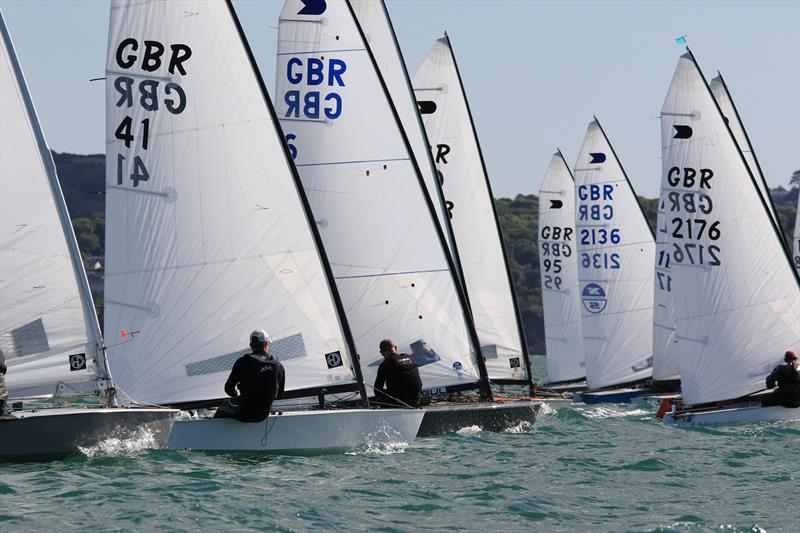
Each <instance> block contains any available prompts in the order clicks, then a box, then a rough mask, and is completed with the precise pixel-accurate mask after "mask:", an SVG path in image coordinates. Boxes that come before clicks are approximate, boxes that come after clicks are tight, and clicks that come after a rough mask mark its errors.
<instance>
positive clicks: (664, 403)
mask: <svg viewBox="0 0 800 533" xmlns="http://www.w3.org/2000/svg"><path fill="white" fill-rule="evenodd" d="M670 411H672V398H664V399H663V400H661V405H659V406H658V412H657V413H656V420H661V419H662V418H664V415H665V414H667V413H669V412H670Z"/></svg>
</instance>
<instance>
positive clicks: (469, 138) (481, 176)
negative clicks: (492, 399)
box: [413, 36, 528, 382]
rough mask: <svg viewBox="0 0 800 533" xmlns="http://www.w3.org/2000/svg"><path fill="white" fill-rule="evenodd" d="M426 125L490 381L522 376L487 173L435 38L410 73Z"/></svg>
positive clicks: (523, 362)
mask: <svg viewBox="0 0 800 533" xmlns="http://www.w3.org/2000/svg"><path fill="white" fill-rule="evenodd" d="M413 85H414V90H415V93H416V96H417V100H418V101H419V109H420V113H421V114H422V118H423V122H424V124H425V129H426V130H427V133H428V138H429V140H430V143H431V149H432V150H433V153H434V161H435V163H436V166H437V168H438V171H439V179H440V181H441V183H442V190H443V191H444V197H445V200H446V202H447V208H448V211H449V217H450V222H451V224H452V227H453V233H454V234H455V238H456V246H457V248H458V255H459V258H460V263H461V268H462V270H463V273H464V280H465V283H466V288H467V296H468V298H469V304H470V308H471V310H472V318H473V321H474V323H475V328H476V330H477V332H478V339H480V343H481V351H482V352H483V355H484V357H485V358H486V368H487V371H488V373H489V377H490V378H491V379H492V380H505V381H519V382H525V381H527V380H528V375H527V372H526V368H527V367H528V365H527V351H526V350H527V348H526V346H525V342H524V338H523V334H522V331H523V329H522V324H521V319H520V316H519V313H518V310H517V303H516V299H515V295H514V287H513V282H512V280H511V271H510V269H509V268H508V264H507V259H506V254H505V249H504V246H503V241H502V239H503V237H502V233H501V231H500V226H499V223H498V221H497V214H496V212H495V208H494V197H493V195H492V189H491V185H490V183H489V177H488V175H487V172H486V166H485V164H484V160H483V155H482V153H481V150H480V145H479V142H478V137H477V134H476V131H475V127H474V123H473V121H472V115H471V113H470V109H469V104H468V102H467V99H466V95H465V93H464V87H463V85H462V83H461V76H460V74H459V72H458V67H457V65H456V61H455V57H454V55H453V51H452V47H451V45H450V40H449V38H448V37H447V36H445V37H443V38H441V39H438V40H437V41H436V42H435V43H434V45H433V48H431V50H430V52H428V55H427V57H426V58H425V61H424V62H423V64H422V66H420V68H419V70H418V71H417V73H416V75H415V76H414V81H413Z"/></svg>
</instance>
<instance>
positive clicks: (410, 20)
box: [0, 0, 800, 197]
mask: <svg viewBox="0 0 800 533" xmlns="http://www.w3.org/2000/svg"><path fill="white" fill-rule="evenodd" d="M234 5H235V6H236V9H237V12H238V14H239V17H240V19H241V20H242V24H243V25H244V27H245V31H246V33H247V36H248V39H249V40H250V44H251V46H252V48H253V50H254V52H255V54H256V57H257V59H258V62H259V65H260V68H261V70H262V75H263V76H264V79H265V81H266V84H267V87H268V88H269V89H270V90H272V89H273V88H274V85H275V49H276V39H277V30H276V28H275V27H276V26H277V24H278V14H279V12H280V8H281V5H282V2H281V1H270V0H235V2H234ZM387 6H388V9H389V14H390V15H391V16H392V20H393V23H394V26H395V30H396V32H397V35H398V40H399V41H400V46H401V47H402V51H403V54H404V56H405V58H406V63H407V65H408V67H409V70H410V71H411V75H412V77H413V74H414V72H415V71H416V68H417V67H418V66H419V65H420V63H421V62H422V60H423V58H424V57H425V54H427V52H428V49H429V48H430V46H431V45H432V44H433V41H434V40H435V39H436V38H438V37H440V36H441V35H442V32H443V31H444V30H447V32H448V33H449V35H450V38H451V40H452V43H453V48H454V50H455V53H456V57H457V59H458V62H459V67H460V69H461V75H462V77H463V80H464V83H465V85H466V90H467V96H468V98H469V101H470V105H471V107H472V112H473V115H474V118H475V121H476V125H477V129H478V135H479V136H480V140H481V144H482V147H483V151H484V155H485V157H486V163H487V166H488V169H489V174H490V177H491V180H492V184H493V188H494V192H495V195H496V196H513V195H515V194H517V193H531V192H536V191H537V190H538V188H539V183H540V181H541V179H542V176H543V175H544V172H545V170H546V168H547V164H548V162H549V158H550V154H551V153H552V152H553V151H554V149H555V148H556V146H560V147H561V149H562V151H563V152H564V155H565V156H566V157H567V160H568V161H570V162H572V161H573V160H574V157H575V156H576V155H577V152H578V149H579V148H580V145H581V142H582V140H583V134H584V132H585V130H586V125H587V124H588V122H589V121H590V120H591V118H592V115H593V114H594V115H597V117H598V118H599V119H600V122H601V123H602V124H603V127H604V129H605V130H606V132H607V133H608V135H609V137H610V139H611V142H612V143H613V144H614V148H615V149H616V151H617V153H618V155H619V157H620V159H621V160H622V164H623V166H624V167H625V169H626V170H627V172H628V175H629V176H630V178H631V181H632V182H633V184H634V187H635V188H636V189H637V192H639V193H640V194H643V195H645V196H649V197H653V196H656V195H657V190H658V184H659V179H660V174H661V162H660V156H661V148H660V130H659V121H658V118H657V116H658V112H659V109H660V108H661V103H662V101H663V98H664V95H665V94H666V91H667V86H668V85H669V82H670V79H671V78H672V72H673V70H674V68H675V64H676V63H677V61H678V57H679V56H680V54H681V53H682V52H683V48H682V46H680V45H677V44H675V42H674V38H675V37H678V36H680V35H684V34H685V35H687V39H688V44H689V46H690V47H691V48H692V51H693V52H694V53H695V56H696V57H697V60H698V62H699V63H700V66H701V68H703V70H704V72H705V74H706V77H707V78H708V79H709V80H710V78H712V77H713V76H714V75H715V74H716V71H717V70H720V71H721V72H722V74H723V75H724V76H725V80H726V82H727V83H728V86H729V88H730V90H731V93H732V95H733V98H734V100H735V102H736V105H737V107H738V108H739V112H740V114H741V116H742V120H743V121H744V123H745V127H746V128H747V130H748V133H749V135H750V139H751V141H752V142H753V144H754V146H755V150H756V153H757V155H758V157H759V160H760V162H761V166H762V168H763V170H764V172H765V174H766V178H767V181H768V182H769V183H770V185H772V186H777V185H784V186H785V185H786V184H787V182H788V179H789V176H791V173H792V172H793V171H794V170H796V169H799V168H800V0H783V1H772V2H769V1H754V2H747V1H735V2H734V1H729V2H722V1H718V2H712V1H683V2H676V1H669V2H668V1H664V2H655V1H649V2H636V1H621V2H605V1H593V2H584V1H522V0H519V1H491V2H490V1H478V0H473V1H465V0H461V1H445V0H427V1H421V0H387ZM0 8H2V10H3V16H4V17H5V20H6V24H7V26H8V27H9V31H10V32H11V35H12V38H13V39H14V43H15V46H16V50H17V54H18V56H19V58H20V62H21V63H22V68H23V70H24V72H25V74H26V77H27V81H28V85H29V87H30V90H31V93H32V95H33V99H34V102H35V105H36V107H37V110H38V113H39V118H40V120H41V122H42V124H43V127H44V131H45V136H46V137H47V139H48V142H49V143H50V146H51V147H52V148H53V149H54V150H57V151H62V152H63V151H66V152H74V153H82V154H85V153H98V152H103V151H104V135H105V134H104V131H105V118H104V113H105V104H104V94H103V91H104V84H103V83H102V82H91V83H90V82H89V79H90V78H98V77H102V76H103V75H104V65H105V54H106V42H107V32H108V2H107V1H105V0H94V1H68V0H48V1H41V0H0Z"/></svg>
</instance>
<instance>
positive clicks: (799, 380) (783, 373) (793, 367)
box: [761, 351, 800, 407]
mask: <svg viewBox="0 0 800 533" xmlns="http://www.w3.org/2000/svg"><path fill="white" fill-rule="evenodd" d="M783 361H784V363H783V364H780V365H778V366H776V367H775V369H774V370H773V371H772V372H771V373H770V375H769V376H767V388H768V389H774V388H775V387H776V386H777V387H778V389H777V390H776V391H774V392H773V393H772V394H771V395H770V396H769V397H767V398H765V399H764V400H763V401H762V402H761V403H762V405H764V406H767V405H780V406H783V407H800V370H799V369H798V366H797V352H793V351H788V352H786V354H784V356H783Z"/></svg>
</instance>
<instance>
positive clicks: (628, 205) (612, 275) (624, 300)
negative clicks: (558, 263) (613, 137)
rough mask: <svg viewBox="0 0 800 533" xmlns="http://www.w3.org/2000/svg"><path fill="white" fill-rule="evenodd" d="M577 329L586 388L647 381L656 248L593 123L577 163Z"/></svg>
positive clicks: (624, 177)
mask: <svg viewBox="0 0 800 533" xmlns="http://www.w3.org/2000/svg"><path fill="white" fill-rule="evenodd" d="M575 192H576V205H577V210H576V213H575V215H576V218H575V221H576V222H575V229H576V230H577V232H578V235H577V239H578V252H579V261H580V263H579V266H578V282H579V289H580V295H581V304H582V305H581V327H582V330H583V349H584V354H585V357H586V380H587V383H588V385H589V387H590V388H592V389H598V388H601V387H608V386H611V385H618V384H622V383H629V382H633V381H637V380H642V379H646V378H648V377H650V376H651V374H652V364H653V358H652V355H653V265H654V263H655V242H654V238H653V233H652V230H651V229H650V227H649V226H648V224H647V220H646V219H645V216H644V213H643V212H642V210H641V207H640V206H639V202H638V200H637V199H636V193H635V192H634V191H633V187H632V186H631V184H630V182H629V181H628V177H627V175H626V174H625V171H624V170H623V169H622V165H621V164H620V162H619V160H618V159H617V156H616V154H615V153H614V150H613V148H612V147H611V144H610V143H609V141H608V139H607V137H606V135H605V133H604V132H603V130H602V128H601V127H600V123H599V122H598V121H597V119H595V120H593V121H592V122H590V123H589V127H588V128H587V130H586V137H585V138H584V140H583V146H582V147H581V151H580V154H579V155H578V160H577V162H576V163H575Z"/></svg>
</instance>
